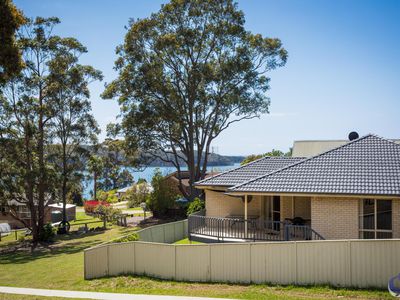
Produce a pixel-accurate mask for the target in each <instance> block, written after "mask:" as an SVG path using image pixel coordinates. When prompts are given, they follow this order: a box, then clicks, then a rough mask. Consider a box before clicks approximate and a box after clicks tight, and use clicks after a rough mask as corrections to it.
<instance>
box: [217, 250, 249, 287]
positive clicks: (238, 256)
mask: <svg viewBox="0 0 400 300" xmlns="http://www.w3.org/2000/svg"><path fill="white" fill-rule="evenodd" d="M210 249H211V252H210V255H211V281H216V282H243V283H248V282H250V244H213V245H210Z"/></svg>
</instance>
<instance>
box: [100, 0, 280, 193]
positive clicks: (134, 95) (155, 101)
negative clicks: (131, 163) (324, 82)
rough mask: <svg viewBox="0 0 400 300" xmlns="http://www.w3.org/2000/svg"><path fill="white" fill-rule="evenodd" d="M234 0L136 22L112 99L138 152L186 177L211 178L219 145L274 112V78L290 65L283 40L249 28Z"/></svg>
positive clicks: (181, 2)
mask: <svg viewBox="0 0 400 300" xmlns="http://www.w3.org/2000/svg"><path fill="white" fill-rule="evenodd" d="M244 25H245V18H244V15H243V12H242V11H240V10H239V9H238V7H237V4H236V3H235V2H233V1H232V0H172V1H171V2H170V3H168V4H165V5H163V6H162V7H161V9H160V10H159V11H158V12H156V13H153V14H152V15H151V16H150V17H148V18H145V19H139V20H133V21H131V23H130V26H129V31H128V32H127V34H126V36H125V42H124V44H123V45H121V46H119V47H118V48H117V55H118V56H119V57H118V59H117V61H116V64H115V68H116V70H117V71H118V72H119V76H118V78H117V79H116V80H114V81H113V82H111V83H110V84H108V85H107V87H106V90H105V91H104V93H103V97H104V98H118V100H119V103H120V106H121V115H122V129H123V132H124V134H125V136H126V140H127V143H128V144H129V145H130V146H129V148H131V149H140V150H141V151H146V152H148V153H150V154H151V157H153V158H159V159H161V160H163V161H166V162H169V163H172V164H173V165H174V166H175V167H176V168H177V170H178V177H179V178H181V176H180V174H181V165H180V162H181V161H183V163H184V165H186V166H187V168H188V171H189V174H190V179H189V184H190V189H189V192H186V190H185V189H184V188H183V185H182V181H181V180H180V190H181V192H182V193H183V195H185V196H186V197H187V198H189V199H193V198H194V197H196V195H197V194H198V191H197V190H196V189H195V188H194V182H195V181H197V180H199V179H202V178H204V176H205V173H206V168H207V161H208V155H209V153H210V146H211V143H212V142H213V141H214V140H215V138H217V137H218V136H219V135H220V134H221V132H223V131H224V130H226V129H227V128H228V127H229V126H230V125H231V124H233V123H235V122H239V121H242V120H246V119H252V118H256V117H259V116H260V115H261V114H263V113H267V112H268V108H269V104H270V100H269V98H268V97H267V95H266V92H267V90H268V89H269V78H268V77H267V73H268V72H269V71H271V70H273V69H275V68H277V67H281V66H283V65H284V64H285V62H286V59H287V52H286V50H285V49H284V48H283V47H282V43H281V41H280V40H279V39H277V38H268V37H263V36H262V35H260V34H252V33H251V32H249V31H247V30H246V29H245V26H244Z"/></svg>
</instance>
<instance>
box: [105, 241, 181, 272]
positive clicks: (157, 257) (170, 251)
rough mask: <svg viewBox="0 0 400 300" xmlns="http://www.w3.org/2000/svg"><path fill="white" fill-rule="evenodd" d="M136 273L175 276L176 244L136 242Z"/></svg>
mask: <svg viewBox="0 0 400 300" xmlns="http://www.w3.org/2000/svg"><path fill="white" fill-rule="evenodd" d="M110 246H112V245H110ZM135 274H140V275H149V276H154V277H158V278H163V279H173V278H175V246H173V245H167V244H153V243H141V242H136V243H135Z"/></svg>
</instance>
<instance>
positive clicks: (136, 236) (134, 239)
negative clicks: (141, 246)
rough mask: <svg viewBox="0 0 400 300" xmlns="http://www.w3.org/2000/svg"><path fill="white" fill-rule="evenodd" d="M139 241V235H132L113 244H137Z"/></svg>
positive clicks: (114, 241) (116, 240)
mask: <svg viewBox="0 0 400 300" xmlns="http://www.w3.org/2000/svg"><path fill="white" fill-rule="evenodd" d="M138 240H139V235H138V234H137V233H132V234H130V235H127V236H124V237H121V238H118V239H115V240H113V241H112V242H113V243H127V242H135V241H138Z"/></svg>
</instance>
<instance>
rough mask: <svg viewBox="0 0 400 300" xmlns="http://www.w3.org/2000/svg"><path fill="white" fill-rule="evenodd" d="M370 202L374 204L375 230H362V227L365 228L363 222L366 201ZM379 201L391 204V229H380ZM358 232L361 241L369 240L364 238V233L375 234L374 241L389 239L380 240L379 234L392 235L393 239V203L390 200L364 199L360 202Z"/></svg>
mask: <svg viewBox="0 0 400 300" xmlns="http://www.w3.org/2000/svg"><path fill="white" fill-rule="evenodd" d="M365 200H369V201H373V202H374V228H373V229H364V228H361V225H363V226H364V224H363V222H361V220H362V219H363V218H364V201H365ZM378 201H389V202H390V218H391V222H390V223H391V224H390V225H391V229H378V205H377V203H378ZM358 231H359V238H360V239H368V238H364V233H365V232H369V233H373V234H374V237H373V239H374V240H376V239H389V238H378V237H377V236H378V234H379V233H390V235H391V237H390V239H391V238H393V201H392V200H390V199H370V198H363V199H360V200H359V205H358Z"/></svg>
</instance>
